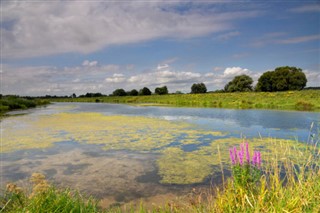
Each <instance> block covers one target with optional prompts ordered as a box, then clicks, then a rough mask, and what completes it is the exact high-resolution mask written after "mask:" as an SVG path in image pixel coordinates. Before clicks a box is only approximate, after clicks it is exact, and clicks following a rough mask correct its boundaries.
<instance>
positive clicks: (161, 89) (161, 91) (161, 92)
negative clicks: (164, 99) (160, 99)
mask: <svg viewBox="0 0 320 213" xmlns="http://www.w3.org/2000/svg"><path fill="white" fill-rule="evenodd" d="M154 93H155V94H158V95H166V94H168V88H167V86H163V87H157V88H156V89H155V90H154Z"/></svg>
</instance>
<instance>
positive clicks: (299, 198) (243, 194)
mask: <svg viewBox="0 0 320 213" xmlns="http://www.w3.org/2000/svg"><path fill="white" fill-rule="evenodd" d="M266 142H269V141H266ZM273 142H274V141H270V143H273ZM318 142H319V141H314V142H313V143H310V144H308V145H303V146H304V148H303V149H300V148H299V147H292V146H291V145H289V144H282V145H281V146H282V147H281V150H282V152H274V151H276V150H279V147H278V144H277V143H274V146H273V148H272V149H271V150H269V152H268V154H265V151H262V152H261V156H262V162H261V167H260V168H259V169H260V170H261V175H259V177H258V179H255V182H254V183H255V184H254V183H253V182H250V187H246V184H236V183H235V181H236V177H233V176H231V177H229V178H227V179H225V178H226V177H224V178H223V180H224V182H223V185H222V186H217V187H215V188H210V189H209V188H208V190H207V191H201V192H196V191H192V192H190V194H191V195H190V196H186V197H184V198H181V199H179V200H176V201H174V202H173V201H171V202H169V203H168V204H167V205H165V206H155V207H153V208H152V209H147V208H146V207H145V206H144V204H143V203H141V204H140V206H133V205H132V204H127V205H126V206H122V207H112V206H111V207H110V208H108V209H101V208H99V206H98V202H97V201H96V200H94V199H92V198H88V199H84V198H83V196H81V195H80V194H79V193H77V192H72V191H70V190H58V189H55V188H54V187H52V186H51V185H50V184H49V183H48V182H47V181H46V180H45V179H44V176H42V175H41V174H34V175H33V176H32V178H31V181H32V183H33V187H32V192H31V193H28V192H27V191H26V190H25V189H21V188H19V187H18V186H17V185H15V184H8V185H7V189H6V190H5V192H4V195H2V196H1V197H0V206H1V209H0V212H110V213H111V212H141V213H142V212H143V213H144V212H317V211H318V210H319V209H318V207H319V205H320V196H319V195H320V160H319V157H320V150H319V148H317V143H318ZM288 145H289V146H288ZM251 152H252V151H251ZM218 153H220V152H219V148H218ZM288 153H291V156H295V158H294V157H289V156H288ZM226 154H227V155H228V153H226ZM301 157H302V159H304V160H303V161H301ZM211 159H212V158H211ZM297 159H298V161H297ZM212 160H213V159H212ZM229 162H230V161H229ZM230 163H231V162H230ZM230 163H229V164H230ZM221 165H222V164H221ZM221 171H223V168H222V167H221ZM238 178H239V177H238Z"/></svg>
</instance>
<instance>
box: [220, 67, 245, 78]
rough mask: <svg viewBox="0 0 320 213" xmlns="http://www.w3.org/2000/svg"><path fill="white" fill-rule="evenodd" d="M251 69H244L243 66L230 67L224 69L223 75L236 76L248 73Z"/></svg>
mask: <svg viewBox="0 0 320 213" xmlns="http://www.w3.org/2000/svg"><path fill="white" fill-rule="evenodd" d="M249 73H250V71H249V70H248V69H243V68H241V67H228V68H226V69H225V70H224V72H223V76H224V77H235V76H237V75H243V74H246V75H248V74H249Z"/></svg>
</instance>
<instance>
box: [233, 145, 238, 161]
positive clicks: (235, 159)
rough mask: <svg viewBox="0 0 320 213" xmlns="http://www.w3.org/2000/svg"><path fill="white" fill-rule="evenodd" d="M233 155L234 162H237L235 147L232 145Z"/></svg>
mask: <svg viewBox="0 0 320 213" xmlns="http://www.w3.org/2000/svg"><path fill="white" fill-rule="evenodd" d="M233 156H234V161H235V163H237V158H238V155H237V147H233Z"/></svg>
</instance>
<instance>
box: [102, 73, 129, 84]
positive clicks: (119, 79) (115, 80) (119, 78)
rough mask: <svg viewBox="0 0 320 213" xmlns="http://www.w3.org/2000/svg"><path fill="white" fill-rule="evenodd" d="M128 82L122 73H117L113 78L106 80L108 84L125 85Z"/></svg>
mask: <svg viewBox="0 0 320 213" xmlns="http://www.w3.org/2000/svg"><path fill="white" fill-rule="evenodd" d="M125 81H126V78H125V77H124V75H123V74H121V73H115V74H113V76H112V77H110V78H106V82H108V83H123V82H125Z"/></svg>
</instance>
